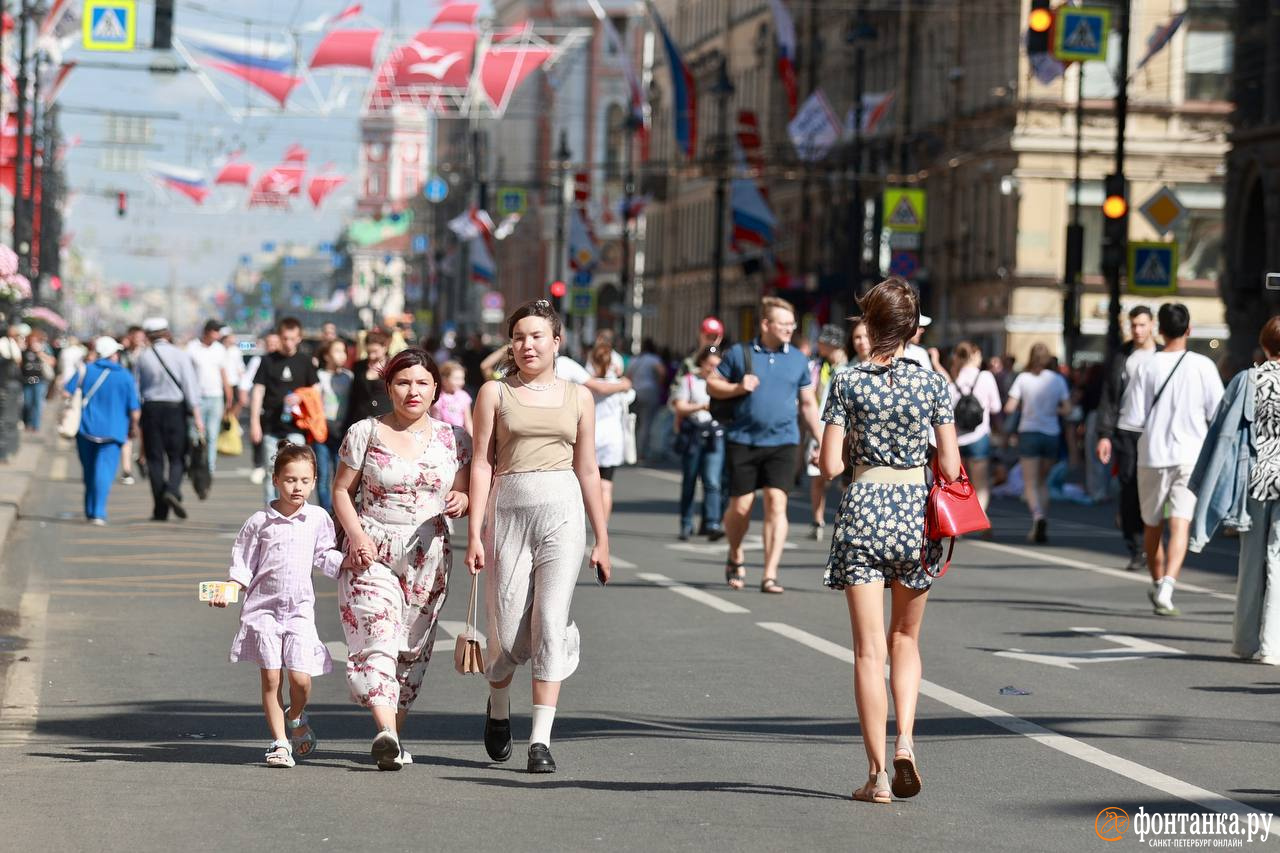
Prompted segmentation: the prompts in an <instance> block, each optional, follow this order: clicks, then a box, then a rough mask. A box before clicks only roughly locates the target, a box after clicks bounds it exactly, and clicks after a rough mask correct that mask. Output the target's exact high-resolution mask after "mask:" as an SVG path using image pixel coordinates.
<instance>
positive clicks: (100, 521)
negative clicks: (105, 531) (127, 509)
mask: <svg viewBox="0 0 1280 853" xmlns="http://www.w3.org/2000/svg"><path fill="white" fill-rule="evenodd" d="M89 523H90V524H92V525H93V526H94V527H106V526H107V520H106V519H105V518H91V519H89Z"/></svg>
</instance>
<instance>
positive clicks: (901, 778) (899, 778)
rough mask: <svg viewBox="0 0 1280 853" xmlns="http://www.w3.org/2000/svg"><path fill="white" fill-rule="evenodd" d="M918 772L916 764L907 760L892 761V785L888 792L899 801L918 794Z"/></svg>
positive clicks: (919, 785)
mask: <svg viewBox="0 0 1280 853" xmlns="http://www.w3.org/2000/svg"><path fill="white" fill-rule="evenodd" d="M920 788H921V784H920V771H918V770H917V769H916V763H915V762H914V761H912V760H911V759H909V758H895V759H893V783H892V784H891V785H890V786H889V790H890V791H892V792H893V795H894V796H895V797H898V798H899V799H903V800H905V799H907V798H909V797H914V796H915V795H916V794H918V793H920Z"/></svg>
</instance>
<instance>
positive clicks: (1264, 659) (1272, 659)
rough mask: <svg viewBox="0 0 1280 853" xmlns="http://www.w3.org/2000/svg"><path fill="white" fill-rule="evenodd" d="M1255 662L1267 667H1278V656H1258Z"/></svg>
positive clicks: (1279, 658) (1279, 657) (1279, 664)
mask: <svg viewBox="0 0 1280 853" xmlns="http://www.w3.org/2000/svg"><path fill="white" fill-rule="evenodd" d="M1257 661H1258V663H1265V664H1266V665H1267V666H1280V655H1259V656H1258V658H1257Z"/></svg>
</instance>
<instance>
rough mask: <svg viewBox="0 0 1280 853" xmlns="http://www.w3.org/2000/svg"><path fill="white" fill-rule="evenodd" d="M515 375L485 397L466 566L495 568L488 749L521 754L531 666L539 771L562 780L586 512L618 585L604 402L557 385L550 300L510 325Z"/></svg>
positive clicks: (598, 552)
mask: <svg viewBox="0 0 1280 853" xmlns="http://www.w3.org/2000/svg"><path fill="white" fill-rule="evenodd" d="M507 335H508V336H509V337H510V339H511V360H510V362H509V363H508V365H507V370H506V376H505V377H504V378H503V379H501V380H494V381H490V382H486V383H485V384H484V386H482V387H481V389H480V393H479V394H478V395H477V397H476V411H475V424H476V454H475V461H474V462H473V463H472V464H473V470H472V478H471V506H473V507H477V508H481V507H482V508H483V510H482V515H481V517H480V518H479V519H476V520H475V521H473V523H472V527H471V534H470V536H469V537H468V542H467V568H468V569H470V570H471V572H472V573H473V574H475V573H478V572H481V571H483V570H484V569H485V568H489V569H490V570H491V572H490V575H489V580H488V582H487V583H486V584H485V603H486V607H485V610H486V615H487V617H488V619H487V621H488V635H489V646H488V655H487V662H488V669H487V671H486V672H485V677H486V678H488V680H489V703H488V706H487V709H486V712H485V725H484V746H485V751H486V752H488V754H489V757H490V758H491V759H493V760H494V761H506V760H507V759H508V758H510V757H511V701H510V695H509V690H510V687H511V680H512V678H513V677H514V676H515V671H516V668H517V667H518V666H520V665H521V664H524V663H530V664H531V667H530V668H531V670H532V674H533V728H532V731H531V733H530V736H529V760H528V765H527V768H528V770H529V772H530V773H553V772H555V769H556V763H555V760H554V759H553V758H552V757H551V749H550V746H551V726H552V723H553V722H554V721H555V715H556V705H557V703H558V702H559V698H560V684H561V682H563V681H564V680H565V679H566V678H568V677H569V676H570V675H572V674H573V672H574V670H576V669H577V668H578V652H579V646H580V640H579V635H578V627H577V626H576V625H574V624H573V622H572V621H571V620H570V618H569V607H570V605H571V603H572V601H573V590H574V586H575V585H576V584H577V579H578V571H579V569H580V567H581V566H582V553H583V551H584V550H585V549H586V535H585V530H584V526H585V525H584V519H583V508H584V505H585V509H586V516H587V518H588V519H590V521H591V529H592V531H593V532H594V534H595V546H594V547H593V548H592V549H591V563H592V565H593V566H594V567H595V571H596V577H597V580H598V581H599V582H600V583H608V581H609V577H610V573H611V568H610V562H609V531H608V528H607V526H606V525H605V523H604V505H603V500H602V499H601V496H600V471H599V468H598V467H597V465H596V449H595V406H594V401H593V399H592V397H591V395H590V394H589V393H588V392H587V390H586V389H585V388H580V387H577V386H575V385H574V384H573V383H571V382H569V381H567V380H565V379H560V378H557V376H556V354H557V353H558V352H559V349H560V345H561V341H562V337H561V335H562V327H561V324H560V316H559V314H557V313H556V311H555V309H554V308H552V307H551V303H550V302H548V301H547V300H545V299H539V300H536V301H534V302H527V303H525V304H524V305H521V306H520V307H519V308H517V309H516V310H515V312H514V313H512V315H511V317H510V318H508V320H507ZM477 534H478V535H477Z"/></svg>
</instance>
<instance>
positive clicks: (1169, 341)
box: [1119, 302, 1223, 616]
mask: <svg viewBox="0 0 1280 853" xmlns="http://www.w3.org/2000/svg"><path fill="white" fill-rule="evenodd" d="M1156 323H1157V326H1158V328H1159V330H1160V337H1161V338H1163V339H1164V350H1162V351H1161V352H1158V353H1156V354H1154V355H1153V356H1151V357H1150V358H1149V359H1147V360H1146V361H1144V362H1143V363H1142V364H1141V366H1139V367H1138V369H1137V372H1136V373H1135V374H1134V376H1133V378H1132V379H1131V380H1130V381H1129V386H1128V387H1127V388H1126V389H1125V392H1124V398H1123V399H1122V401H1121V404H1120V421H1119V428H1120V429H1127V430H1130V431H1133V432H1141V433H1142V437H1141V438H1140V439H1139V440H1138V500H1139V502H1140V504H1141V507H1142V524H1143V544H1144V545H1145V547H1146V552H1147V568H1148V569H1150V571H1151V584H1152V585H1151V589H1150V590H1148V592H1147V597H1148V598H1150V599H1151V604H1152V607H1153V608H1154V610H1155V613H1156V615H1157V616H1177V615H1179V612H1178V609H1177V608H1176V607H1174V606H1173V588H1174V585H1175V584H1176V583H1177V582H1178V575H1179V574H1181V572H1182V562H1183V560H1184V559H1186V556H1187V543H1188V540H1189V538H1190V535H1191V518H1192V515H1193V514H1194V513H1195V507H1196V496H1195V494H1194V493H1192V491H1191V489H1190V481H1191V473H1192V471H1193V470H1194V469H1195V464H1196V459H1197V458H1199V455H1200V449H1201V447H1203V446H1204V440H1205V435H1206V434H1207V433H1208V431H1209V422H1210V421H1211V420H1212V419H1213V415H1214V412H1215V411H1217V408H1218V402H1219V401H1220V400H1221V399H1222V393H1223V388H1222V378H1221V377H1220V376H1219V375H1218V368H1217V366H1216V365H1215V364H1214V363H1213V362H1212V361H1211V360H1210V359H1208V358H1205V357H1204V356H1203V355H1200V354H1199V353H1194V352H1190V351H1188V350H1187V338H1188V337H1190V335H1191V313H1190V312H1189V311H1188V310H1187V307H1186V306H1185V305H1183V304H1182V303H1180V302H1166V303H1165V304H1163V305H1161V306H1160V310H1159V311H1158V312H1157V314H1156ZM1166 527H1167V528H1168V532H1169V540H1168V542H1166V543H1165V544H1164V554H1163V559H1161V554H1160V544H1161V541H1162V540H1163V538H1164V533H1165V528H1166Z"/></svg>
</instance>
